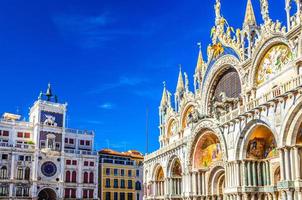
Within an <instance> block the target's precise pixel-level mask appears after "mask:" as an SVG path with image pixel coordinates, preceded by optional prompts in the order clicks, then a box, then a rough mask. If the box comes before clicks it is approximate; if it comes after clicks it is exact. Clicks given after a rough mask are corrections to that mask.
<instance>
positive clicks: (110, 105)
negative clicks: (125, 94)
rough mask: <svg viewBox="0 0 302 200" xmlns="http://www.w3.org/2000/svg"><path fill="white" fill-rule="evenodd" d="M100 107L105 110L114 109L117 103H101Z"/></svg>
mask: <svg viewBox="0 0 302 200" xmlns="http://www.w3.org/2000/svg"><path fill="white" fill-rule="evenodd" d="M99 108H101V109H104V110H112V109H114V108H115V105H114V104H112V103H109V102H107V103H104V104H102V105H99Z"/></svg>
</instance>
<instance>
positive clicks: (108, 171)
mask: <svg viewBox="0 0 302 200" xmlns="http://www.w3.org/2000/svg"><path fill="white" fill-rule="evenodd" d="M106 175H108V176H109V175H110V168H106Z"/></svg>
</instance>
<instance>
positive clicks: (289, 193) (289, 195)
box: [286, 191, 293, 200]
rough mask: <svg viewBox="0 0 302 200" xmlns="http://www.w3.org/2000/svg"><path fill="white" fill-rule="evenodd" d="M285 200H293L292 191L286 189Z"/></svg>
mask: <svg viewBox="0 0 302 200" xmlns="http://www.w3.org/2000/svg"><path fill="white" fill-rule="evenodd" d="M286 194H287V200H293V192H292V191H287V192H286Z"/></svg>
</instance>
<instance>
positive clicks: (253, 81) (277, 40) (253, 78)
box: [249, 37, 290, 86]
mask: <svg viewBox="0 0 302 200" xmlns="http://www.w3.org/2000/svg"><path fill="white" fill-rule="evenodd" d="M278 44H284V45H286V46H288V47H290V45H289V44H288V41H287V40H286V39H285V38H283V37H273V38H271V39H270V40H268V41H266V43H265V44H264V45H261V46H260V47H259V49H257V50H256V52H255V55H257V56H256V57H255V59H254V60H253V63H252V67H251V73H250V77H249V83H250V85H252V86H257V72H258V68H259V64H260V63H261V61H262V59H263V57H264V56H265V54H266V53H267V52H268V51H269V50H270V49H271V48H272V47H273V46H275V45H278Z"/></svg>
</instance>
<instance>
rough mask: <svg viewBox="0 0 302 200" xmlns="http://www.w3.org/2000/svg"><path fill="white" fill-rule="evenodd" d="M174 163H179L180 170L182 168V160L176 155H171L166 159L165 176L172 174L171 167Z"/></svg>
mask: <svg viewBox="0 0 302 200" xmlns="http://www.w3.org/2000/svg"><path fill="white" fill-rule="evenodd" d="M176 163H177V164H179V166H180V169H181V171H182V169H183V164H182V160H181V159H180V158H179V157H178V156H177V155H173V156H172V157H171V158H170V159H169V161H168V165H167V171H166V174H167V177H172V176H173V167H174V166H175V164H176Z"/></svg>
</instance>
